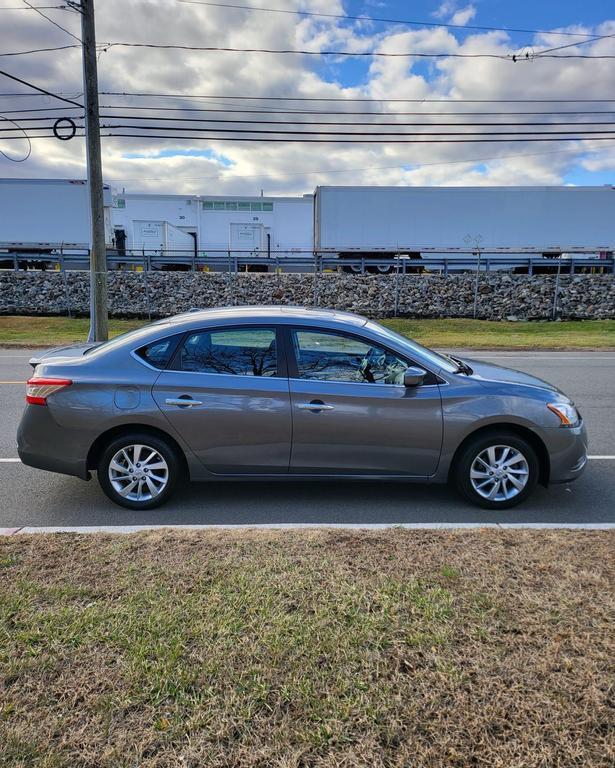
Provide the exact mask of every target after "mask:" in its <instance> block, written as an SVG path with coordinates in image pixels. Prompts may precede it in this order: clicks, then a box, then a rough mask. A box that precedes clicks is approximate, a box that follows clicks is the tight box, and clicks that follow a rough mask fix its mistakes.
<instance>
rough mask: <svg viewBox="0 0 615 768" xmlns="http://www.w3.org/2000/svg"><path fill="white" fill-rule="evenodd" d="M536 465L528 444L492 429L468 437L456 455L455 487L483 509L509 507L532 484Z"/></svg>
mask: <svg viewBox="0 0 615 768" xmlns="http://www.w3.org/2000/svg"><path fill="white" fill-rule="evenodd" d="M539 472H540V467H539V463H538V457H537V456H536V452H535V451H534V449H533V448H532V446H531V445H530V444H529V443H528V442H527V440H524V439H523V438H522V437H519V436H518V435H515V434H514V433H510V432H493V433H490V434H488V435H484V436H481V437H478V438H476V439H475V440H472V441H470V442H469V443H468V445H466V446H465V447H464V449H463V450H462V452H461V454H460V455H459V457H458V458H457V461H456V464H455V468H454V477H455V484H456V486H457V488H458V490H459V491H460V492H461V493H462V495H463V496H465V497H466V498H467V499H469V500H470V501H471V502H473V503H474V504H477V505H478V506H480V507H483V508H484V509H493V510H496V509H510V507H514V506H516V505H517V504H520V503H521V502H522V501H524V500H525V499H526V498H527V497H528V496H529V495H530V494H531V493H532V491H533V490H534V488H535V487H536V483H537V482H538V475H539Z"/></svg>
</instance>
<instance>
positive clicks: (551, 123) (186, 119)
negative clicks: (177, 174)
mask: <svg viewBox="0 0 615 768" xmlns="http://www.w3.org/2000/svg"><path fill="white" fill-rule="evenodd" d="M5 114H6V113H5ZM367 116H369V117H371V115H364V117H367ZM101 118H104V119H107V120H109V119H117V120H156V121H165V122H173V121H174V122H177V123H199V124H203V123H216V124H218V123H224V124H229V123H232V124H234V125H235V124H241V125H322V126H326V125H333V126H350V127H352V126H357V125H359V123H358V122H356V121H350V122H349V121H340V120H336V121H331V120H327V121H322V120H263V119H262V118H259V119H258V120H256V119H254V120H245V119H241V120H238V119H231V118H211V117H207V118H202V117H157V116H155V115H143V116H141V115H109V114H105V115H101ZM27 119H31V120H39V119H40V120H53V119H54V118H49V117H48V118H27ZM361 125H365V127H369V128H372V127H374V128H377V127H397V128H401V127H410V128H415V127H417V128H418V127H434V126H437V127H465V126H468V127H471V128H472V127H475V126H476V127H479V126H480V127H484V126H496V127H500V126H501V127H507V126H514V127H516V128H523V127H524V126H563V125H590V126H596V125H615V120H603V121H597V120H568V121H559V122H554V121H547V120H544V121H539V122H521V123H519V122H517V121H515V122H475V121H474V122H439V121H431V122H424V123H418V122H400V121H388V122H366V123H361ZM154 127H156V128H162V127H163V126H154ZM181 130H184V129H181ZM185 130H192V129H191V128H186V129H185Z"/></svg>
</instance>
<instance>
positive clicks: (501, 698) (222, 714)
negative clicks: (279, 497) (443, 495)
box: [0, 530, 615, 768]
mask: <svg viewBox="0 0 615 768" xmlns="http://www.w3.org/2000/svg"><path fill="white" fill-rule="evenodd" d="M614 541H615V539H614V538H613V535H612V534H611V533H609V532H570V531H544V530H543V531H497V530H485V531H472V532H455V531H403V530H390V531H384V532H349V531H335V530H309V531H290V532H289V531H262V530H261V531H239V532H235V531H232V532H231V531H219V532H215V531H206V532H180V531H171V530H167V531H164V530H163V531H156V532H149V533H142V534H134V535H86V536H76V535H69V534H55V535H45V536H41V535H38V536H27V535H22V536H13V537H9V538H4V539H0V765H1V766H3V767H8V766H10V767H11V768H15V767H17V766H23V767H24V768H26V767H28V768H30V767H34V766H37V767H40V768H43V767H44V768H64V767H66V768H69V767H70V768H76V767H80V766H83V767H85V766H88V767H89V766H100V767H101V768H102V767H104V768H124V767H125V768H128V767H129V766H139V767H146V768H154V767H155V768H162V767H163V766H164V767H165V768H166V767H167V766H168V767H169V768H171V767H173V768H176V767H177V766H182V767H186V768H197V767H198V768H201V767H204V766H207V768H248V767H249V768H257V767H258V768H334V767H335V768H338V767H339V768H363V767H364V768H367V767H368V766H369V768H415V767H416V768H442V767H444V766H447V767H450V768H465V766H468V767H470V766H473V767H476V768H479V767H481V766H488V767H489V768H534V767H536V768H538V766H540V767H541V768H555V767H556V766H557V767H560V768H574V767H576V766H578V768H602V767H604V768H606V767H607V766H609V768H610V767H611V766H612V765H613V764H614V761H615V749H614V741H613V698H612V695H613V689H612V686H613V681H614V679H615V675H614V672H615V669H614V662H615V644H614V632H613V618H614V615H615V614H614V600H613V583H614V582H613V576H614V558H613V554H614V547H613V545H614Z"/></svg>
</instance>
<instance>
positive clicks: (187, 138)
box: [101, 133, 613, 144]
mask: <svg viewBox="0 0 615 768" xmlns="http://www.w3.org/2000/svg"><path fill="white" fill-rule="evenodd" d="M101 136H103V137H115V138H131V139H144V138H147V139H164V140H165V141H209V142H214V141H233V142H236V143H237V142H270V143H287V144H298V143H303V144H477V143H485V144H492V143H499V142H530V141H541V142H542V141H583V140H585V141H590V140H591V141H613V139H612V138H611V137H609V136H592V137H591V139H583V137H579V136H570V137H567V138H561V137H559V136H556V137H553V136H550V137H542V138H540V137H538V138H527V137H525V136H523V137H518V136H512V137H506V138H501V139H500V138H498V139H492V138H488V139H485V138H469V139H461V138H457V137H455V138H453V139H450V138H447V139H421V138H417V139H397V138H392V139H389V138H377V139H366V138H361V139H358V140H357V139H331V138H324V139H305V138H293V137H290V138H289V137H284V138H273V137H269V136H268V137H262V136H258V137H254V136H250V137H247V136H242V137H237V136H169V135H165V134H143V133H105V134H101Z"/></svg>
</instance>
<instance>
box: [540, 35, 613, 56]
mask: <svg viewBox="0 0 615 768" xmlns="http://www.w3.org/2000/svg"><path fill="white" fill-rule="evenodd" d="M609 37H615V34H611V35H597V36H596V37H592V38H590V39H589V40H581V41H580V42H576V43H568V45H558V46H557V47H556V48H546V49H545V50H543V51H537V52H536V53H535V54H534V56H535V57H536V58H538V57H542V56H544V55H545V54H546V53H552V52H553V51H561V50H563V49H564V48H573V47H575V46H577V45H585V44H586V43H594V42H596V41H597V40H606V39H607V38H609Z"/></svg>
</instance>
